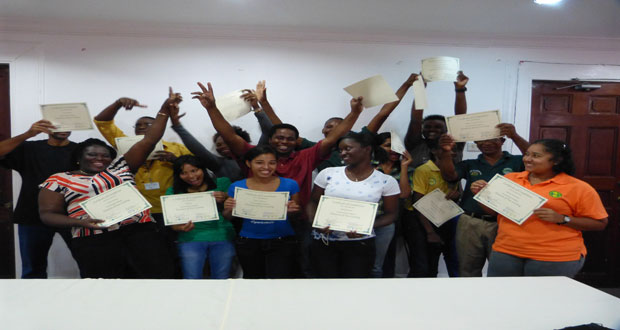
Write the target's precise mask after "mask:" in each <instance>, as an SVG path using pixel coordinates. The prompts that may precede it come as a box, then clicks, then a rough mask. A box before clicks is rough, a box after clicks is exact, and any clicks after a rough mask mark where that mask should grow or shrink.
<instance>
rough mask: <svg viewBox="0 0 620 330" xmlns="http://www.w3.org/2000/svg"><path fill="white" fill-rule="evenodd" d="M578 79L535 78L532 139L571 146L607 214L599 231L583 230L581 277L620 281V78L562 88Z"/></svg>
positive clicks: (614, 283) (593, 280)
mask: <svg viewBox="0 0 620 330" xmlns="http://www.w3.org/2000/svg"><path fill="white" fill-rule="evenodd" d="M576 83H577V82H575V81H533V82H532V113H531V114H532V116H531V128H530V141H534V140H537V139H541V138H554V139H560V140H563V141H565V142H566V143H568V144H569V145H570V147H571V149H572V150H573V158H574V160H575V165H576V167H577V172H576V173H575V176H576V177H578V178H579V179H581V180H584V181H586V182H588V183H589V184H590V185H592V186H593V187H594V188H595V189H596V191H597V192H598V193H599V195H600V196H601V200H602V201H603V204H604V205H605V207H606V209H607V213H608V214H609V224H608V225H607V228H606V229H605V230H604V231H601V232H584V239H585V242H586V247H587V249H588V256H587V258H586V263H585V265H584V267H583V270H582V271H581V273H580V274H579V275H578V277H577V279H578V280H580V281H583V282H586V283H588V284H590V285H594V286H617V285H620V241H619V239H620V235H619V230H620V229H619V225H618V220H619V219H618V216H619V212H618V211H619V207H618V204H620V200H619V198H620V170H619V168H618V166H620V152H619V150H618V147H619V146H620V132H619V129H620V83H606V82H595V83H594V84H596V85H600V86H601V88H599V89H592V90H590V91H587V90H583V89H582V90H579V89H575V88H562V87H566V86H569V85H574V84H576ZM558 88H559V89H558Z"/></svg>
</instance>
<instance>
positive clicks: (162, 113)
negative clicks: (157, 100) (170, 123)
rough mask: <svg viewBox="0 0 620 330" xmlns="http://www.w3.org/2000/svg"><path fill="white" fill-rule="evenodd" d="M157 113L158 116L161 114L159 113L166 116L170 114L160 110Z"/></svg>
mask: <svg viewBox="0 0 620 330" xmlns="http://www.w3.org/2000/svg"><path fill="white" fill-rule="evenodd" d="M157 115H158V116H159V115H162V116H166V117H167V116H168V114H167V113H163V112H158V113H157Z"/></svg>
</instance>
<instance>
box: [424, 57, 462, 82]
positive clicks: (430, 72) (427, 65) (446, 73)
mask: <svg viewBox="0 0 620 330" xmlns="http://www.w3.org/2000/svg"><path fill="white" fill-rule="evenodd" d="M459 62H460V61H459V59H458V58H456V57H448V56H439V57H431V58H427V59H423V60H422V76H423V77H424V79H425V80H426V81H442V80H443V81H456V76H457V74H458V72H459V69H460V63H459Z"/></svg>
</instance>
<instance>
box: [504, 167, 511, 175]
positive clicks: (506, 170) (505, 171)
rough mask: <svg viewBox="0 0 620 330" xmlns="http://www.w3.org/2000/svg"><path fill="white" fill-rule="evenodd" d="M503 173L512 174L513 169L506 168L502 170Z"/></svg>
mask: <svg viewBox="0 0 620 330" xmlns="http://www.w3.org/2000/svg"><path fill="white" fill-rule="evenodd" d="M502 173H504V174H508V173H512V169H511V168H510V167H505V168H504V169H503V170H502Z"/></svg>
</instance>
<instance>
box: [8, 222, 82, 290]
mask: <svg viewBox="0 0 620 330" xmlns="http://www.w3.org/2000/svg"><path fill="white" fill-rule="evenodd" d="M17 233H18V234H17V235H18V236H19V252H20V254H21V258H22V278H47V254H48V253H49V250H50V246H51V245H52V241H53V240H54V234H56V233H58V234H60V236H61V237H62V239H63V240H64V241H65V243H66V244H67V246H68V247H69V248H71V245H70V242H71V231H70V229H64V228H62V229H61V228H53V227H48V226H45V225H43V224H40V225H23V224H18V225H17Z"/></svg>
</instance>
